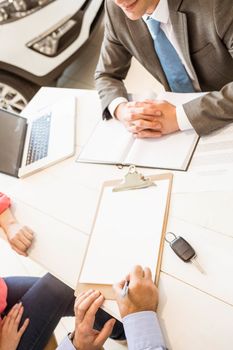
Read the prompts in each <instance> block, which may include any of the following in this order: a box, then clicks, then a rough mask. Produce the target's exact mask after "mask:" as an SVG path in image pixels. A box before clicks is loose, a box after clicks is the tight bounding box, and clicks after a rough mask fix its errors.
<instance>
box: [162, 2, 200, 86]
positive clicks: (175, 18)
mask: <svg viewBox="0 0 233 350" xmlns="http://www.w3.org/2000/svg"><path fill="white" fill-rule="evenodd" d="M181 2H182V1H181V0H169V1H168V4H169V13H170V19H171V23H172V27H173V30H174V32H175V35H176V39H177V42H178V44H179V46H180V48H181V51H182V53H183V55H184V59H185V62H186V64H187V66H188V67H189V69H190V71H191V73H192V76H193V78H194V85H195V86H194V87H195V89H196V90H199V91H200V90H201V88H200V85H199V82H198V78H197V75H196V72H195V70H194V67H193V65H192V61H191V58H190V51H189V40H188V28H187V18H186V14H184V13H182V12H179V11H178V7H179V5H180V4H181Z"/></svg>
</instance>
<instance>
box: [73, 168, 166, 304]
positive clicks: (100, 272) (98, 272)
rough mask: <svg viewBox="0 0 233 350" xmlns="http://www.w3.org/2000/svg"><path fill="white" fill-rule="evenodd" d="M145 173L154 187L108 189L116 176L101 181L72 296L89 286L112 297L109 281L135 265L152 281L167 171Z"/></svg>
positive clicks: (161, 233)
mask: <svg viewBox="0 0 233 350" xmlns="http://www.w3.org/2000/svg"><path fill="white" fill-rule="evenodd" d="M150 178H151V180H153V181H154V183H155V186H151V187H147V188H143V189H137V190H128V191H122V192H113V191H112V189H113V187H114V186H115V185H116V184H118V183H119V181H110V182H106V183H104V185H103V188H102V193H101V195H100V199H99V204H98V208H97V212H96V218H95V221H94V224H93V227H92V232H91V236H90V240H89V244H88V248H87V251H86V257H85V259H84V262H83V267H82V270H81V273H80V276H79V278H78V284H77V290H76V295H77V294H78V293H80V292H81V291H84V290H87V289H90V288H94V289H97V290H100V291H101V292H102V293H103V295H104V296H105V298H106V299H110V300H112V299H114V294H113V291H112V284H114V283H116V282H118V281H120V280H122V279H124V277H125V276H126V274H127V273H128V272H130V271H131V269H132V267H133V266H134V265H138V264H139V265H142V266H143V267H146V266H148V267H150V268H151V271H152V275H153V279H154V280H155V282H156V283H157V284H158V280H159V272H160V266H161V259H162V251H163V243H164V234H165V230H166V222H167V216H168V208H169V202H170V194H171V184H172V174H163V175H156V176H150Z"/></svg>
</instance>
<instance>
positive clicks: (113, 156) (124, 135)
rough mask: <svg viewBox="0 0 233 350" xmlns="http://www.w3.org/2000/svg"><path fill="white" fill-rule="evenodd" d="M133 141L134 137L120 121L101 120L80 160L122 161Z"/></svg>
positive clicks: (99, 161)
mask: <svg viewBox="0 0 233 350" xmlns="http://www.w3.org/2000/svg"><path fill="white" fill-rule="evenodd" d="M133 142H134V138H133V137H132V135H131V134H130V133H129V132H128V131H127V130H126V128H125V127H124V126H123V125H122V124H121V123H120V122H119V121H117V120H115V119H111V120H107V121H106V120H101V121H100V122H99V123H98V124H97V126H96V128H95V130H94V132H93V133H92V135H91V137H90V139H89V141H88V142H87V144H86V145H85V147H84V149H83V151H82V152H81V154H80V156H79V158H78V161H89V162H97V163H103V162H104V163H122V161H123V159H124V157H125V154H126V153H127V152H128V149H129V148H130V146H131V144H132V143H133Z"/></svg>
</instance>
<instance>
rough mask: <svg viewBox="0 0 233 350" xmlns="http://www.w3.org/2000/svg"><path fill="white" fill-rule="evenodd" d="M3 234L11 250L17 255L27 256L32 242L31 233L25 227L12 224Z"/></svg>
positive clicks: (16, 223)
mask: <svg viewBox="0 0 233 350" xmlns="http://www.w3.org/2000/svg"><path fill="white" fill-rule="evenodd" d="M5 232H6V235H7V239H8V241H9V243H10V245H11V248H12V249H14V250H15V251H16V252H17V253H18V254H20V255H23V256H27V255H28V254H27V251H28V249H29V248H30V247H31V245H32V241H33V231H32V230H31V229H30V228H29V227H27V226H22V225H21V224H19V223H18V222H14V223H12V224H10V225H8V226H7V228H6V231H5Z"/></svg>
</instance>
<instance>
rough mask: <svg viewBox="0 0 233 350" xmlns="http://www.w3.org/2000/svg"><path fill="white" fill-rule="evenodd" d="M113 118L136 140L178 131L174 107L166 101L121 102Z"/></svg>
mask: <svg viewBox="0 0 233 350" xmlns="http://www.w3.org/2000/svg"><path fill="white" fill-rule="evenodd" d="M115 116H116V118H117V119H118V120H119V121H120V122H122V123H123V124H124V126H125V127H126V128H127V130H128V131H129V132H131V133H132V134H133V135H134V137H136V138H158V137H161V136H162V135H166V134H170V133H173V132H175V131H178V130H179V126H178V123H177V118H176V107H175V106H174V105H172V104H171V103H169V102H166V101H155V100H145V101H141V102H123V103H120V104H119V105H118V106H117V108H116V110H115Z"/></svg>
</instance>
